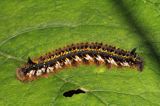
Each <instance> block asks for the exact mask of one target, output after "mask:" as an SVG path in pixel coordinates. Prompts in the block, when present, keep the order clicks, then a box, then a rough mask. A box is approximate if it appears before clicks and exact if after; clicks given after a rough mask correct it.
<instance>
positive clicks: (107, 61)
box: [16, 42, 143, 81]
mask: <svg viewBox="0 0 160 106" xmlns="http://www.w3.org/2000/svg"><path fill="white" fill-rule="evenodd" d="M135 51H136V48H134V49H132V50H131V51H127V50H123V49H120V48H116V47H114V46H111V45H107V44H105V45H104V44H102V43H97V42H90V43H88V42H86V43H77V44H71V45H68V46H66V47H64V48H62V49H61V48H59V49H56V50H54V51H52V52H49V53H47V54H45V55H43V56H40V57H39V58H35V59H32V60H31V59H30V58H28V61H27V63H26V64H24V65H23V66H21V67H20V68H18V69H17V70H16V75H17V78H18V79H19V80H20V81H32V80H35V79H37V78H39V77H46V76H48V75H49V74H51V73H56V72H58V70H60V69H63V68H64V67H69V66H77V65H78V64H92V63H94V64H97V65H100V64H104V65H106V66H107V67H108V68H109V67H111V66H117V67H132V68H136V69H137V70H138V71H142V70H143V59H142V58H141V57H140V56H138V54H137V53H136V52H135Z"/></svg>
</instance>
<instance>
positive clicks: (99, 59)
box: [96, 55, 104, 63]
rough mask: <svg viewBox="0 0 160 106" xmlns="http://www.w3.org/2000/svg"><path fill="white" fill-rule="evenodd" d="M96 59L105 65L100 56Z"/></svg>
mask: <svg viewBox="0 0 160 106" xmlns="http://www.w3.org/2000/svg"><path fill="white" fill-rule="evenodd" d="M96 59H97V60H98V61H100V62H103V63H104V59H103V58H102V57H101V56H100V55H97V57H96Z"/></svg>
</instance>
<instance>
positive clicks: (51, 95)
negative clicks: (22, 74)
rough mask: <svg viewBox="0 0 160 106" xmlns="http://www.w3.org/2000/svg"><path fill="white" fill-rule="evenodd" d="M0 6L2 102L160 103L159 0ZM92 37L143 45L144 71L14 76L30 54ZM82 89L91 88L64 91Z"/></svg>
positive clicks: (93, 69)
mask: <svg viewBox="0 0 160 106" xmlns="http://www.w3.org/2000/svg"><path fill="white" fill-rule="evenodd" d="M0 7H1V9H0V106H8V105H10V106H13V105H15V106H21V105H23V106H32V105H33V106H34V105H37V106H40V105H43V106H44V105H45V106H50V105H51V106H52V105H56V106H64V105H65V106H75V105H77V106H104V105H108V106H140V105H143V106H158V105H160V83H159V82H160V66H159V64H160V61H159V60H160V55H159V54H160V46H159V45H160V44H159V42H160V31H159V29H160V18H159V17H160V2H159V0H99V1H96V0H37V1H35V0H25V1H24V0H1V1H0ZM92 41H94V42H103V43H106V44H111V45H115V46H117V47H119V48H123V49H127V50H131V49H132V48H135V47H137V48H138V50H137V53H138V54H140V55H141V56H142V57H143V59H144V62H145V64H144V70H143V72H138V71H136V70H135V69H130V68H120V69H119V68H115V67H113V68H111V69H107V68H106V67H104V66H99V67H98V66H94V65H93V66H79V67H73V68H68V69H64V70H62V71H60V72H59V73H57V74H56V75H52V76H50V77H49V78H41V79H39V80H36V81H33V82H30V83H22V82H20V81H18V80H17V79H16V75H15V73H16V68H18V67H20V66H21V65H23V64H24V61H27V58H28V57H32V58H33V57H39V56H40V55H43V54H45V53H47V52H49V51H52V50H54V49H56V48H59V47H63V46H66V45H68V44H71V43H77V42H92ZM78 88H81V89H83V90H84V91H86V93H80V94H75V95H73V96H72V97H64V96H63V93H64V92H66V91H69V90H74V89H78Z"/></svg>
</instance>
